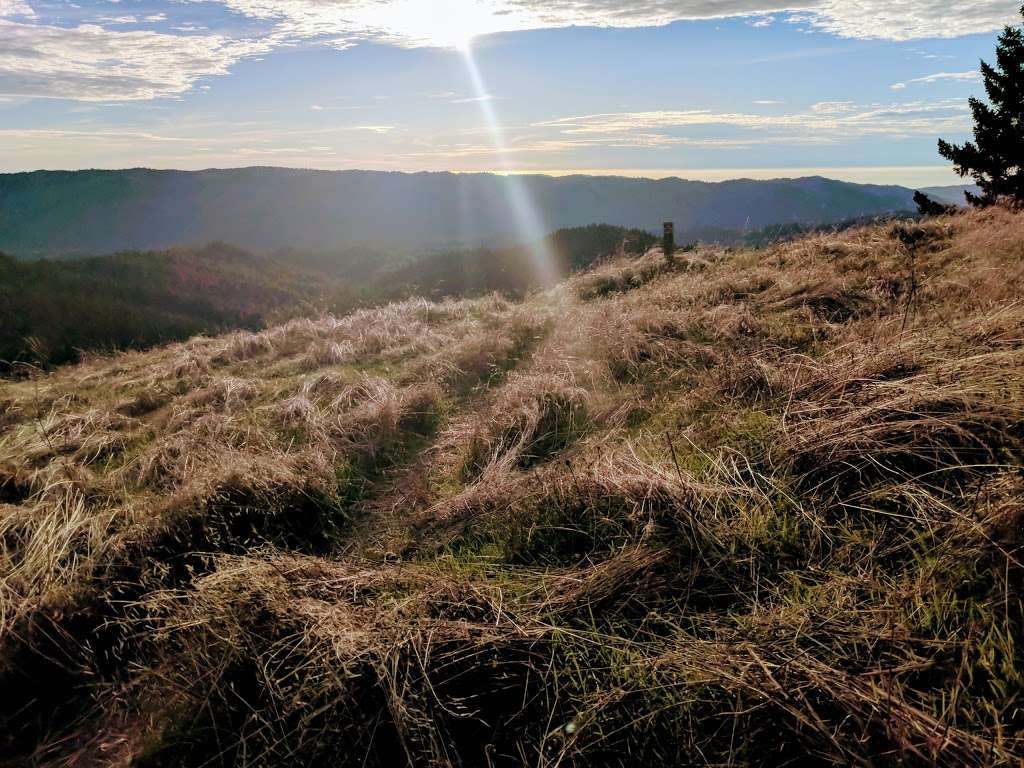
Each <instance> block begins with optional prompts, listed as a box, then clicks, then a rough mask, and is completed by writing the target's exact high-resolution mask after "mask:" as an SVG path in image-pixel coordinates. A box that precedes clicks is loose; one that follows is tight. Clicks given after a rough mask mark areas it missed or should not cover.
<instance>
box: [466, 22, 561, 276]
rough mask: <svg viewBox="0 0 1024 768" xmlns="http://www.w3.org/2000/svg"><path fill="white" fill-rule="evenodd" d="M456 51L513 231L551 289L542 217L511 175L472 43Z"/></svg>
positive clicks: (552, 266) (552, 272) (552, 268)
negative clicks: (499, 178) (487, 141)
mask: <svg viewBox="0 0 1024 768" xmlns="http://www.w3.org/2000/svg"><path fill="white" fill-rule="evenodd" d="M459 50H460V52H461V53H462V57H463V59H464V60H465V62H466V69H467V71H468V72H469V79H470V81H471V83H472V85H473V90H474V92H475V95H476V100H477V103H478V104H479V105H480V112H481V114H482V115H483V118H484V122H485V123H486V124H487V130H488V132H489V133H490V135H491V143H492V144H493V145H494V149H495V152H496V154H497V157H498V165H499V166H500V168H501V169H502V170H503V171H505V177H504V179H505V189H506V193H507V194H508V199H509V205H510V207H511V211H512V215H513V216H514V217H515V223H516V229H517V230H518V231H519V235H520V237H521V238H522V240H523V243H524V244H525V245H526V247H527V248H528V249H529V250H530V256H531V258H532V261H533V268H534V271H535V274H536V277H537V279H538V280H539V281H540V283H541V284H542V285H553V284H554V283H556V282H557V281H558V277H559V276H558V269H557V267H556V262H555V256H554V252H553V251H552V249H551V245H550V244H549V243H548V241H547V240H546V239H545V238H546V235H547V234H548V233H547V232H546V231H545V228H544V225H543V222H542V219H541V216H540V214H539V213H538V212H537V208H536V206H535V205H534V202H533V199H532V198H531V197H530V192H529V190H528V189H527V187H526V179H524V178H523V177H521V176H518V175H516V174H514V173H513V170H514V169H513V168H512V164H511V162H510V160H509V153H508V146H507V145H506V143H505V133H504V131H503V130H502V127H501V123H500V121H499V120H498V116H497V113H496V112H495V111H494V106H493V105H492V103H491V97H490V96H489V94H488V91H487V87H486V84H485V83H484V79H483V75H481V74H480V67H479V66H477V62H476V58H475V57H474V55H473V49H472V46H471V40H470V39H467V40H466V42H465V44H464V45H463V46H462V47H460V48H459Z"/></svg>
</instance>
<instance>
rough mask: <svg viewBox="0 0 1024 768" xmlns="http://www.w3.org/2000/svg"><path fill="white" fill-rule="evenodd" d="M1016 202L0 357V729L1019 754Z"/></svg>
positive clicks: (956, 757)
mask: <svg viewBox="0 0 1024 768" xmlns="http://www.w3.org/2000/svg"><path fill="white" fill-rule="evenodd" d="M1022 296H1024V216H1021V215H1019V214H1017V213H1014V212H1011V211H1008V210H1005V209H1001V208H993V209H989V210H985V211H974V212H970V213H968V214H964V215H958V216H953V217H943V218H939V219H933V220H926V221H922V222H901V223H896V224H887V225H880V226H868V227H863V228H859V229H853V230H850V231H847V232H844V233H842V234H839V235H826V234H822V235H813V236H810V237H807V238H805V239H802V240H799V241H796V242H793V243H786V244H780V245H778V246H773V247H771V248H767V249H764V250H759V251H748V250H725V249H698V250H697V251H695V252H692V253H686V254H680V256H679V258H678V259H677V262H676V264H674V265H672V266H667V265H665V264H664V263H663V260H662V259H661V257H660V254H659V253H658V252H657V251H652V252H651V253H648V254H646V255H645V256H643V257H640V258H637V259H619V260H617V261H613V262H609V263H605V264H602V265H601V266H599V267H598V268H597V269H595V270H594V271H592V272H590V273H586V274H582V275H579V276H576V277H574V278H572V279H571V280H570V281H569V282H568V283H566V284H565V285H563V286H559V287H558V288H555V289H552V290H550V291H547V292H544V293H539V294H535V295H532V296H529V297H527V298H526V299H525V300H523V301H522V302H518V303H515V302H510V301H507V300H505V299H502V298H499V297H485V298H481V299H475V300H466V301H459V302H455V301H446V302H428V301H423V300H412V301H407V302H403V303H399V304H393V305H389V306H386V307H379V308H375V309H371V310H365V311H360V312H357V313H354V314H352V315H349V316H346V317H341V318H335V317H321V318H316V319H308V320H295V321H291V322H289V323H287V324H284V325H281V326H278V327H274V328H271V329H268V330H266V331H262V332H259V333H235V334H230V335H227V336H223V337H219V338H198V339H193V340H191V341H188V342H185V343H183V344H175V345H170V346H167V347H164V348H162V349H157V350H153V351H151V352H147V353H127V354H123V355H116V356H111V357H93V358H91V359H89V360H87V361H85V362H83V363H82V364H81V365H78V366H74V367H69V368H66V369H61V370H59V371H56V372H54V373H52V374H50V375H47V376H39V377H36V378H34V379H32V380H28V381H20V382H9V383H6V384H4V385H3V386H2V390H0V430H2V432H0V677H2V679H0V686H2V688H3V690H4V691H5V692H7V693H6V695H5V697H3V701H2V703H0V763H3V764H10V765H26V764H28V765H31V764H38V765H68V766H70V765H196V766H198V765H272V764H281V765H300V764H301V765H359V766H369V765H378V766H385V765H388V766H390V765H399V764H403V763H405V764H412V765H436V766H464V765H465V766H468V765H537V766H556V765H561V766H566V765H588V766H591V765H609V766H613V765H810V764H835V765H921V766H936V765H974V766H997V765H999V766H1002V765H1006V766H1010V765H1020V764H1021V763H1022V761H1024V716H1022V713H1021V707H1022V706H1024V703H1022V700H1021V697H1020V691H1021V690H1024V651H1022V648H1024V643H1022V642H1021V639H1022V632H1024V608H1022V594H1021V589H1020V584H1021V583H1022V582H1021V578H1022V576H1024V567H1022V558H1024V551H1022V547H1024V532H1022V526H1024V474H1022V471H1024V470H1022V464H1024V454H1022V451H1024V305H1022V304H1021V303H1020V300H1021V297H1022Z"/></svg>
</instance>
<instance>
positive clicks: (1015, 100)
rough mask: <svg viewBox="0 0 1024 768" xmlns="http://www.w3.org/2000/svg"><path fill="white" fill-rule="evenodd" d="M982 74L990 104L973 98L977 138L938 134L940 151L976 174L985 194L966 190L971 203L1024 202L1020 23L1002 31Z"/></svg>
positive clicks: (965, 173)
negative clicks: (953, 139)
mask: <svg viewBox="0 0 1024 768" xmlns="http://www.w3.org/2000/svg"><path fill="white" fill-rule="evenodd" d="M1021 14H1022V15H1024V7H1022V8H1021ZM981 74H982V76H983V77H984V79H985V91H986V93H987V94H988V100H989V102H990V103H989V104H986V103H985V102H983V101H981V100H980V99H975V98H972V99H971V100H970V105H971V112H973V113H974V141H973V142H967V143H966V144H964V145H962V146H957V145H955V144H950V143H949V142H947V141H943V140H941V139H940V140H939V154H941V155H942V156H943V157H944V158H946V159H947V160H949V161H950V162H952V163H953V164H954V165H955V166H956V172H957V173H959V174H960V175H961V176H968V175H970V176H973V177H974V180H975V181H976V182H977V184H978V187H980V188H981V192H982V194H981V196H980V197H979V196H977V195H972V194H970V193H967V199H968V201H969V202H970V203H971V204H972V205H976V206H981V205H991V204H992V203H994V202H996V200H998V199H999V198H1002V197H1007V198H1010V199H1012V200H1015V201H1018V202H1024V31H1022V29H1021V28H1020V27H1006V29H1004V30H1003V33H1002V34H1001V35H1000V36H999V45H998V47H997V48H996V67H992V66H990V65H989V64H987V63H985V62H984V61H983V62H981Z"/></svg>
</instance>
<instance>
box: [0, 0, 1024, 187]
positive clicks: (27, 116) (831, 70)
mask: <svg viewBox="0 0 1024 768" xmlns="http://www.w3.org/2000/svg"><path fill="white" fill-rule="evenodd" d="M1017 7H1018V3H1017V0H1011V1H1010V2H1003V1H1002V0H972V1H971V2H955V1H954V2H950V1H949V0H946V2H937V1H935V0H920V1H917V2H915V1H913V0H884V1H883V0H790V1H789V2H788V3H787V2H785V0H783V2H773V1H772V0H638V1H637V2H632V3H628V4H627V3H620V2H616V1H615V0H574V1H572V2H565V3H557V2H554V3H553V2H541V1H540V0H435V2H420V1H419V0H219V1H218V2H199V1H192V0H174V1H173V2H155V1H153V0H119V1H118V2H111V1H110V0H77V2H58V1H56V0H51V1H49V2H42V1H41V0H39V1H37V0H0V170H4V171H14V170H31V169H36V168H87V167H101V168H118V167H130V166H149V167H158V168H206V167H233V166H242V165H284V166H298V167H315V168H332V169H333V168H372V169H382V170H406V171H416V170H456V171H476V170H498V171H512V172H555V173H563V172H592V173H621V174H627V175H647V176H665V175H678V176H683V177H688V178H704V179H721V178H731V177H737V176H753V177H775V176H794V175H802V174H806V173H822V174H825V175H829V176H834V177H837V178H848V179H852V180H857V181H877V182H894V183H906V184H911V185H919V186H920V185H925V184H941V183H955V182H957V181H958V179H957V178H956V177H955V176H954V175H953V174H952V172H951V171H950V170H949V169H948V168H947V167H946V166H945V165H944V164H943V163H942V161H941V159H940V158H939V157H938V156H937V154H936V152H935V139H936V137H938V136H940V135H941V136H944V137H946V138H950V139H956V140H960V139H963V138H965V137H967V136H968V135H969V129H970V119H969V113H968V111H967V105H966V99H967V97H968V96H969V95H971V94H980V93H981V91H982V88H981V83H980V79H979V77H978V74H977V68H978V60H979V58H987V59H991V58H992V53H993V49H994V45H995V38H996V35H997V33H998V30H999V29H1000V28H1001V26H1002V25H1003V24H1005V23H1013V22H1015V21H1016V20H1019V16H1018V14H1017V10H1016V9H1017Z"/></svg>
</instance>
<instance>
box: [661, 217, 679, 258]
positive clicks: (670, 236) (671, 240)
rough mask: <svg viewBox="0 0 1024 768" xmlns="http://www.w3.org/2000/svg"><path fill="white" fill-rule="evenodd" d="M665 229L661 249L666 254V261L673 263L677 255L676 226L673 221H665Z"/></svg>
mask: <svg viewBox="0 0 1024 768" xmlns="http://www.w3.org/2000/svg"><path fill="white" fill-rule="evenodd" d="M664 226H665V231H664V234H663V235H662V236H661V250H662V251H663V252H664V254H665V261H667V262H668V263H669V264H671V263H672V262H673V261H675V256H676V228H675V224H673V223H672V222H671V221H666V222H665V225H664Z"/></svg>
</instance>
